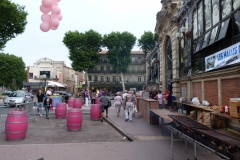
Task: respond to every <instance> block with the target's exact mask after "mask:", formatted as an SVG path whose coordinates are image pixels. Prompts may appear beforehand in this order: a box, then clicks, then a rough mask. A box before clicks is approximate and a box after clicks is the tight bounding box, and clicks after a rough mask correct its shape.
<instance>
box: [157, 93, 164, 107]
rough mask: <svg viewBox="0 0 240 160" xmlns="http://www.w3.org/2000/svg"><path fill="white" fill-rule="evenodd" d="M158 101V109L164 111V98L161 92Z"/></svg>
mask: <svg viewBox="0 0 240 160" xmlns="http://www.w3.org/2000/svg"><path fill="white" fill-rule="evenodd" d="M157 100H158V108H159V109H163V107H162V101H163V96H162V92H161V91H160V90H159V91H158V95H157Z"/></svg>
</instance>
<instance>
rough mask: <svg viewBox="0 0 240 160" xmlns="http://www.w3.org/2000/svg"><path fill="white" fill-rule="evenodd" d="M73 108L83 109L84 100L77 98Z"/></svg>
mask: <svg viewBox="0 0 240 160" xmlns="http://www.w3.org/2000/svg"><path fill="white" fill-rule="evenodd" d="M73 108H80V109H81V108H82V99H80V98H75V99H74V100H73Z"/></svg>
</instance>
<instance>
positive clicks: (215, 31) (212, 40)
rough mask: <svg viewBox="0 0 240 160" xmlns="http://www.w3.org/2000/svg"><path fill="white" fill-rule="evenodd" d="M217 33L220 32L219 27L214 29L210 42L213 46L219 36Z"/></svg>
mask: <svg viewBox="0 0 240 160" xmlns="http://www.w3.org/2000/svg"><path fill="white" fill-rule="evenodd" d="M217 31H218V26H216V27H214V28H213V29H212V32H211V35H210V40H209V44H208V45H210V44H212V43H213V42H215V39H216V36H217Z"/></svg>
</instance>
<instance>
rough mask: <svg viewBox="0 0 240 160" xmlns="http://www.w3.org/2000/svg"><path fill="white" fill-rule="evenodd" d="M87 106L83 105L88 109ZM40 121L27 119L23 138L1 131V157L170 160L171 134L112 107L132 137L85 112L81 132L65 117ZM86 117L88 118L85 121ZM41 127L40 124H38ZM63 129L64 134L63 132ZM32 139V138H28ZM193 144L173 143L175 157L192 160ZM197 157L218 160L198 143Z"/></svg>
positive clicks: (117, 122) (23, 159) (11, 159)
mask: <svg viewBox="0 0 240 160" xmlns="http://www.w3.org/2000/svg"><path fill="white" fill-rule="evenodd" d="M89 110H90V107H83V111H84V112H89ZM37 118H38V120H39V122H30V121H29V124H30V125H29V128H31V127H35V129H34V130H32V131H30V130H29V131H28V133H27V136H26V139H25V140H22V141H19V142H8V141H6V140H5V139H4V136H5V135H4V134H1V139H0V159H1V160H30V159H31V160H38V159H41V158H42V159H44V160H79V159H83V160H93V159H98V160H112V159H114V160H170V159H171V153H170V151H171V150H170V137H169V136H164V137H163V136H161V128H160V127H159V126H155V125H149V124H148V123H147V122H146V121H145V120H144V119H143V118H140V119H133V122H125V121H124V115H123V111H122V112H121V113H120V117H116V115H115V109H114V107H111V108H110V109H109V115H108V119H109V121H111V122H112V123H113V124H114V125H115V126H117V127H118V128H120V129H121V130H122V131H123V132H124V133H126V134H127V135H130V136H131V137H133V138H134V141H132V142H131V141H127V140H126V139H124V137H123V136H122V135H120V134H119V133H118V132H116V131H115V130H114V129H113V128H112V127H111V126H110V125H108V123H106V121H104V122H102V123H101V122H99V121H90V120H89V119H88V118H89V115H84V121H83V126H82V131H79V132H68V131H66V128H65V126H64V123H65V122H64V120H59V119H55V118H54V115H53V114H52V115H51V117H50V119H49V120H47V119H45V118H44V117H40V116H38V117H37ZM88 120H89V121H88ZM60 121H61V123H60ZM40 126H41V127H40ZM63 132H65V134H63ZM100 133H102V134H100ZM30 139H31V140H30ZM193 155H194V154H193V145H192V144H191V143H188V150H187V153H186V152H185V147H184V141H177V142H174V159H175V160H187V159H189V160H190V159H194V157H193ZM197 157H198V160H208V159H209V160H210V159H211V160H220V159H221V158H219V157H218V156H216V155H215V154H213V153H211V152H209V151H206V150H205V149H203V148H202V147H200V146H197Z"/></svg>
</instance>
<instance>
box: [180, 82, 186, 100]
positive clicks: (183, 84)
mask: <svg viewBox="0 0 240 160" xmlns="http://www.w3.org/2000/svg"><path fill="white" fill-rule="evenodd" d="M182 87H186V96H187V94H188V92H187V90H188V88H187V83H182V84H180V96H181V97H182ZM185 98H187V97H185Z"/></svg>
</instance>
